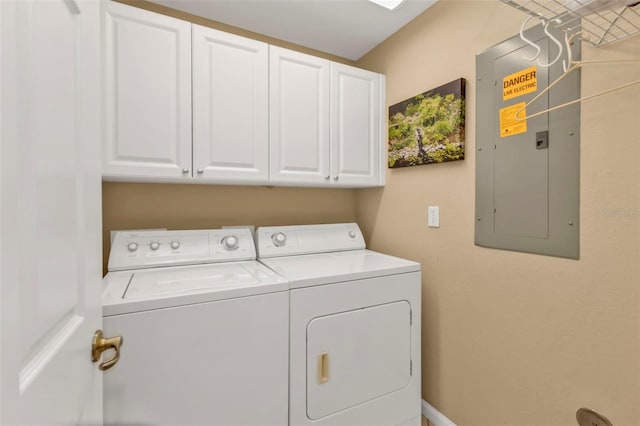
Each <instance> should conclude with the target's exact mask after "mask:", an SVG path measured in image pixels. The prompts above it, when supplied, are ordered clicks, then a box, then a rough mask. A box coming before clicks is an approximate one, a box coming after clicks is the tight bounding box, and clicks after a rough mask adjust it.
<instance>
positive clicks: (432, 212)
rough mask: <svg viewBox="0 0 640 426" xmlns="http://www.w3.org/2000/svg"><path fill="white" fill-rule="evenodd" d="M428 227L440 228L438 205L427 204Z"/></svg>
mask: <svg viewBox="0 0 640 426" xmlns="http://www.w3.org/2000/svg"><path fill="white" fill-rule="evenodd" d="M428 224H429V228H440V206H429V220H428Z"/></svg>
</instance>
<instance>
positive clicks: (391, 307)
mask: <svg viewBox="0 0 640 426" xmlns="http://www.w3.org/2000/svg"><path fill="white" fill-rule="evenodd" d="M410 311H411V307H410V305H409V303H408V302H407V301H404V300H403V301H397V302H393V303H387V304H383V305H377V306H371V307H367V308H363V309H355V310H352V311H347V312H341V313H337V314H332V315H327V316H322V317H316V318H314V319H312V320H311V321H310V322H309V323H308V325H307V416H308V417H309V418H310V419H312V420H317V419H320V418H322V417H325V416H328V415H330V414H333V413H336V412H338V411H342V410H345V409H348V408H351V407H354V406H356V405H358V404H361V403H363V402H366V401H370V400H372V399H375V398H377V397H380V396H383V395H386V394H389V393H391V392H394V391H397V390H399V389H402V388H403V387H405V386H407V384H409V381H410V379H411V319H410V315H411V313H410Z"/></svg>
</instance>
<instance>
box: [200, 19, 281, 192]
mask: <svg viewBox="0 0 640 426" xmlns="http://www.w3.org/2000/svg"><path fill="white" fill-rule="evenodd" d="M268 72H269V57H268V45H267V44H266V43H262V42H259V41H255V40H251V39H247V38H244V37H239V36H236V35H232V34H227V33H223V32H221V31H217V30H213V29H211V28H206V27H201V26H199V25H194V26H193V165H194V169H195V174H194V176H195V177H196V179H200V180H203V181H215V182H227V183H249V182H251V183H266V182H267V181H268V179H269V139H268V138H269V130H268V129H269V128H268V126H269V116H268V114H269V100H268V99H269V98H268V97H269V87H268V85H269V77H268ZM200 171H202V172H200Z"/></svg>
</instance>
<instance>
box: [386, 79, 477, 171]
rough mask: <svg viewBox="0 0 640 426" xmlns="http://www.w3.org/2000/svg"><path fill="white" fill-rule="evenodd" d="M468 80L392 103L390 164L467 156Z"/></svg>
mask: <svg viewBox="0 0 640 426" xmlns="http://www.w3.org/2000/svg"><path fill="white" fill-rule="evenodd" d="M465 85H466V80H465V79H464V78H459V79H457V80H454V81H452V82H450V83H447V84H445V85H442V86H440V87H437V88H435V89H432V90H429V91H427V92H424V93H421V94H419V95H417V96H414V97H412V98H409V99H406V100H404V101H402V102H400V103H397V104H395V105H392V106H390V107H389V146H388V150H389V157H388V161H389V167H391V168H396V167H407V166H418V165H421V164H432V163H443V162H445V161H455V160H464V117H465V114H464V111H465Z"/></svg>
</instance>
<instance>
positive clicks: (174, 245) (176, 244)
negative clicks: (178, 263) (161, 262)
mask: <svg viewBox="0 0 640 426" xmlns="http://www.w3.org/2000/svg"><path fill="white" fill-rule="evenodd" d="M171 248H172V249H174V250H178V249H179V248H180V241H171Z"/></svg>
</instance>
